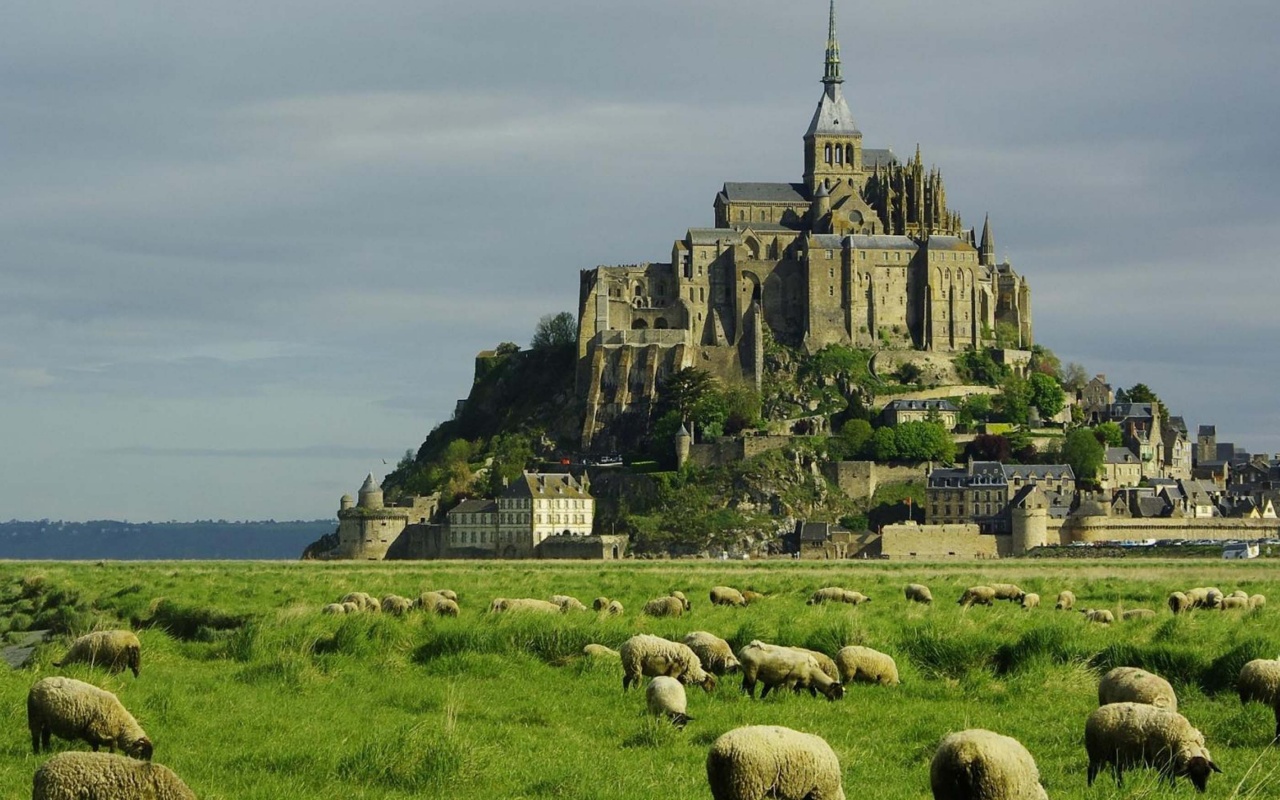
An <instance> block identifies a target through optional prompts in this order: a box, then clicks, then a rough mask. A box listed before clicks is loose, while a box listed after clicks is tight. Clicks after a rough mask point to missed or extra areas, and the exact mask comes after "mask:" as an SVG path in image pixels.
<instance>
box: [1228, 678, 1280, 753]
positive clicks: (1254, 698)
mask: <svg viewBox="0 0 1280 800" xmlns="http://www.w3.org/2000/svg"><path fill="white" fill-rule="evenodd" d="M1236 690H1237V691H1238V692H1240V702H1241V703H1249V702H1254V703H1262V704H1263V705H1268V706H1271V708H1272V709H1273V710H1274V711H1275V714H1276V738H1277V739H1280V660H1276V661H1272V660H1271V659H1269V658H1255V659H1254V660H1253V661H1250V662H1249V663H1248V664H1245V665H1244V667H1242V668H1241V669H1240V677H1239V678H1238V679H1237V680H1236Z"/></svg>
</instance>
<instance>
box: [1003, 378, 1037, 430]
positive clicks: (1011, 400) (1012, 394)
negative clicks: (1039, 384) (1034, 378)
mask: <svg viewBox="0 0 1280 800" xmlns="http://www.w3.org/2000/svg"><path fill="white" fill-rule="evenodd" d="M996 406H997V408H999V409H1000V416H1001V417H1003V418H1004V421H1005V422H1010V423H1013V424H1014V425H1023V424H1026V421H1027V416H1028V414H1029V413H1030V411H1031V385H1030V384H1029V383H1028V382H1027V381H1026V380H1025V379H1023V378H1020V377H1018V376H1017V375H1009V376H1008V377H1007V378H1005V379H1004V382H1003V383H1002V384H1001V385H1000V394H999V395H997V396H996Z"/></svg>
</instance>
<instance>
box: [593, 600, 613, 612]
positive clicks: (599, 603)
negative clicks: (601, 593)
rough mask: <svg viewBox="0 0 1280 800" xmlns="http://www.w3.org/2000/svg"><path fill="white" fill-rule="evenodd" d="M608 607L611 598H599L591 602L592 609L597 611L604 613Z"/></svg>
mask: <svg viewBox="0 0 1280 800" xmlns="http://www.w3.org/2000/svg"><path fill="white" fill-rule="evenodd" d="M608 607H609V598H607V597H597V598H596V599H595V600H592V601H591V608H592V609H593V610H595V611H604V610H605V609H606V608H608Z"/></svg>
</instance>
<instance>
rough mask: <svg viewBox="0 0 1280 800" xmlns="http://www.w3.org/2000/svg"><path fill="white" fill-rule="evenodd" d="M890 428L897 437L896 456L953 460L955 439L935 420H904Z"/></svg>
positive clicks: (910, 458) (922, 459)
mask: <svg viewBox="0 0 1280 800" xmlns="http://www.w3.org/2000/svg"><path fill="white" fill-rule="evenodd" d="M881 430H885V429H884V428H881ZM892 430H893V432H894V436H895V438H896V439H897V442H896V444H897V451H898V455H897V457H898V458H900V459H903V460H906V461H942V462H945V463H948V464H949V463H951V462H952V461H955V458H956V445H955V441H954V440H953V439H952V438H951V434H949V433H947V429H946V428H944V427H942V425H940V424H938V423H936V422H924V421H921V422H904V423H902V424H901V425H898V426H897V427H896V428H893V429H892Z"/></svg>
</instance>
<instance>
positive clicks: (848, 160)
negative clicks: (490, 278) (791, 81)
mask: <svg viewBox="0 0 1280 800" xmlns="http://www.w3.org/2000/svg"><path fill="white" fill-rule="evenodd" d="M829 25H830V27H829V33H828V38H827V51H826V67H825V71H824V73H823V77H822V84H823V89H822V96H821V97H820V98H819V100H818V107H817V110H815V111H814V114H813V119H812V121H810V123H809V128H808V130H807V131H806V132H805V135H804V175H803V178H802V180H801V182H800V183H726V184H724V188H722V189H721V190H720V192H719V193H717V194H716V198H715V204H714V205H715V227H712V228H690V229H689V230H688V231H687V232H686V233H685V235H684V237H683V238H682V239H679V240H677V241H676V242H675V244H674V245H673V246H672V248H671V260H670V261H669V262H667V263H644V264H633V265H627V266H601V267H597V268H595V269H592V270H585V271H583V272H582V275H581V284H580V290H579V300H578V374H577V383H578V390H579V392H580V393H581V394H582V395H583V397H584V399H585V403H586V416H585V420H584V423H583V431H582V441H583V445H584V446H586V447H590V446H591V444H592V441H593V439H596V438H597V437H598V436H600V435H601V434H604V433H606V432H607V431H608V429H609V426H610V425H611V424H612V423H613V422H614V421H616V420H618V419H619V418H621V417H623V416H624V415H626V414H628V413H629V412H644V411H645V410H646V409H647V407H648V404H649V403H650V402H651V401H652V400H653V399H654V398H655V397H656V391H657V387H658V386H659V385H660V384H661V382H662V380H663V378H664V377H665V376H666V375H668V374H670V373H671V372H674V371H676V370H679V369H681V368H684V367H689V366H697V367H698V368H700V369H705V370H708V371H709V372H711V373H712V374H714V375H716V376H717V377H719V378H721V379H722V380H726V381H744V382H747V383H752V384H755V385H756V386H757V387H758V386H759V382H760V379H761V373H762V372H763V360H764V346H765V337H766V336H772V337H773V339H774V340H776V341H778V342H780V343H783V344H787V345H791V346H795V347H803V348H805V349H807V350H809V351H816V350H819V349H821V348H822V347H824V346H826V345H829V344H842V345H849V346H854V347H867V348H871V347H887V348H895V349H916V350H928V351H938V352H949V351H958V350H963V349H966V348H970V347H978V346H985V345H987V344H994V341H995V334H994V331H995V329H996V324H997V323H1008V324H1009V325H1011V326H1013V329H1015V330H1016V331H1017V332H1018V337H1019V339H1020V342H1019V344H1020V346H1021V347H1023V348H1028V347H1030V345H1031V342H1032V338H1031V291H1030V288H1029V287H1028V285H1027V281H1026V279H1025V278H1023V277H1021V276H1020V275H1018V274H1017V273H1015V272H1014V271H1013V269H1012V268H1011V267H1010V266H1009V264H1008V263H1007V262H1005V263H1000V264H997V263H996V257H995V244H994V241H993V239H992V233H991V227H990V224H989V221H988V222H984V224H983V229H982V234H981V237H980V238H979V237H978V236H976V234H975V232H974V231H973V230H972V229H966V228H965V227H964V226H963V224H962V223H961V220H960V215H959V214H958V213H956V212H955V211H953V210H951V209H950V208H949V207H948V206H947V199H946V190H945V188H944V187H943V181H942V175H941V173H940V172H939V171H938V170H936V169H932V168H931V169H926V168H925V167H924V164H923V162H922V161H921V158H920V151H919V148H918V147H917V149H916V153H915V156H914V157H913V158H911V159H910V160H909V161H907V163H905V164H904V163H901V162H899V161H898V159H897V158H896V156H895V155H894V154H893V152H892V151H891V150H888V149H872V148H864V147H863V146H862V132H861V131H859V130H858V127H857V125H856V124H855V123H854V119H853V114H852V113H851V112H850V110H849V104H848V103H847V102H846V100H845V97H844V93H843V92H842V91H841V84H842V83H843V82H844V78H843V77H842V75H841V71H840V45H839V43H838V42H837V41H836V28H835V3H834V0H832V5H831V16H830V23H829Z"/></svg>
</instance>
